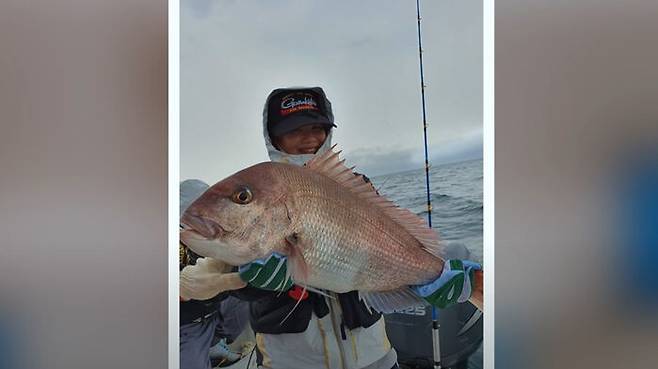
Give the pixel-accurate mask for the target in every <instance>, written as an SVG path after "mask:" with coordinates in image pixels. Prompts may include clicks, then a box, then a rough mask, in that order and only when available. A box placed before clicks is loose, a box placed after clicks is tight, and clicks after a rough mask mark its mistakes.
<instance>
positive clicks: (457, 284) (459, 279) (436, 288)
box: [411, 260, 482, 309]
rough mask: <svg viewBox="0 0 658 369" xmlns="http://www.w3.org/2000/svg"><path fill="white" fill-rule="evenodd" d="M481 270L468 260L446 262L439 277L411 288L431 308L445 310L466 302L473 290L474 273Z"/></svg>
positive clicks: (478, 265) (476, 264) (477, 265)
mask: <svg viewBox="0 0 658 369" xmlns="http://www.w3.org/2000/svg"><path fill="white" fill-rule="evenodd" d="M480 269H482V266H480V264H478V263H474V262H472V261H468V260H446V261H445V263H444V265H443V271H442V272H441V275H440V276H439V277H438V278H437V279H435V280H433V281H432V282H430V283H427V284H423V285H417V286H412V287H411V288H412V289H413V290H414V291H416V293H418V295H420V296H421V297H422V298H424V299H425V300H426V301H427V302H429V303H430V304H431V305H432V306H435V307H437V308H439V309H445V308H447V307H449V306H451V305H454V304H456V303H460V302H466V301H468V299H469V298H470V297H471V291H473V289H474V288H475V285H474V278H473V276H474V273H475V271H476V270H480Z"/></svg>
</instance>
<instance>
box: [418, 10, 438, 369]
mask: <svg viewBox="0 0 658 369" xmlns="http://www.w3.org/2000/svg"><path fill="white" fill-rule="evenodd" d="M416 19H417V25H418V64H419V66H420V96H421V102H422V108H423V141H424V144H425V187H426V190H427V225H428V226H429V227H430V229H431V228H432V198H431V192H430V162H429V155H428V153H427V112H426V110H425V76H424V74H423V43H422V37H421V26H420V21H421V19H422V18H421V16H420V0H416ZM436 315H437V314H436V308H435V307H434V306H432V348H433V353H434V368H435V369H440V368H441V345H440V341H439V321H438V320H437V316H436Z"/></svg>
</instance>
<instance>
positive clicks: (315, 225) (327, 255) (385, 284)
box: [287, 168, 442, 292]
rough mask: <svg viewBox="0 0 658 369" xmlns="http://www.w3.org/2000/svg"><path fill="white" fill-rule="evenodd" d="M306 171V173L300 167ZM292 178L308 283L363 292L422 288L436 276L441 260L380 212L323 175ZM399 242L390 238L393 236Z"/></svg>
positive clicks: (337, 289) (301, 172)
mask: <svg viewBox="0 0 658 369" xmlns="http://www.w3.org/2000/svg"><path fill="white" fill-rule="evenodd" d="M300 169H301V168H300ZM296 174H297V175H296V176H295V175H291V173H288V175H287V180H288V181H289V183H290V187H291V188H298V189H299V190H298V191H295V192H291V194H290V197H292V198H293V199H294V202H293V204H294V208H295V209H296V211H297V212H298V214H299V218H300V219H301V223H302V224H303V231H302V234H301V235H300V236H301V237H302V239H310V240H314V241H313V242H312V243H310V244H308V245H305V246H303V247H302V249H303V251H302V254H303V256H304V260H305V262H306V264H307V265H308V267H309V270H310V271H311V273H310V276H309V279H308V280H306V281H305V282H306V283H308V284H309V285H311V286H317V287H321V286H322V288H325V289H329V290H332V291H336V292H347V291H351V290H356V289H359V288H364V287H365V288H367V289H369V290H374V291H385V290H390V289H391V285H392V283H394V284H395V285H398V286H399V285H403V284H406V285H410V284H420V283H423V282H425V281H427V280H429V279H431V278H432V277H433V276H436V275H437V274H438V273H439V272H440V270H441V267H442V262H441V260H440V259H438V258H436V257H434V256H432V255H430V254H429V253H427V252H426V251H425V250H423V249H422V247H421V245H420V243H419V242H418V241H417V240H416V239H415V238H414V237H413V236H412V235H410V234H408V232H406V231H405V230H404V229H403V228H402V227H400V226H399V225H397V224H396V223H395V222H393V221H391V220H390V219H388V218H387V217H385V216H382V214H380V212H381V211H380V210H379V209H378V208H376V207H375V206H373V205H372V204H369V203H367V202H364V201H361V200H360V199H359V198H358V197H357V196H356V195H355V194H352V193H350V192H349V191H346V189H344V188H342V187H341V186H340V185H339V184H338V183H336V182H335V181H333V180H331V179H330V178H326V177H323V176H309V175H305V173H304V171H303V169H301V170H300V171H296ZM392 234H393V235H395V237H391V235H392Z"/></svg>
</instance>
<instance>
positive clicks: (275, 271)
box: [238, 252, 294, 291]
mask: <svg viewBox="0 0 658 369" xmlns="http://www.w3.org/2000/svg"><path fill="white" fill-rule="evenodd" d="M287 261H288V258H287V257H286V256H285V255H281V254H279V253H276V252H274V253H272V255H270V256H268V257H267V258H264V259H256V260H254V261H252V262H250V263H248V264H244V265H241V266H240V268H239V270H238V272H239V273H240V278H242V280H243V281H245V282H247V283H248V284H249V285H250V286H253V287H256V288H260V289H263V290H270V291H287V290H289V289H290V288H291V287H292V286H293V284H294V283H293V281H292V278H290V276H289V275H288V268H287Z"/></svg>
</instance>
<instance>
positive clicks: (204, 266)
mask: <svg viewBox="0 0 658 369" xmlns="http://www.w3.org/2000/svg"><path fill="white" fill-rule="evenodd" d="M228 269H229V268H228V266H227V265H226V264H224V263H222V262H221V261H219V260H215V259H211V258H199V259H197V261H196V264H195V265H188V266H186V267H185V268H183V270H181V272H180V299H181V301H187V300H191V299H194V300H207V299H209V298H212V297H215V296H217V294H219V293H220V292H224V291H230V290H236V289H239V288H242V287H244V286H246V283H244V281H242V279H241V278H240V276H239V275H238V273H228V272H227V271H228Z"/></svg>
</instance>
